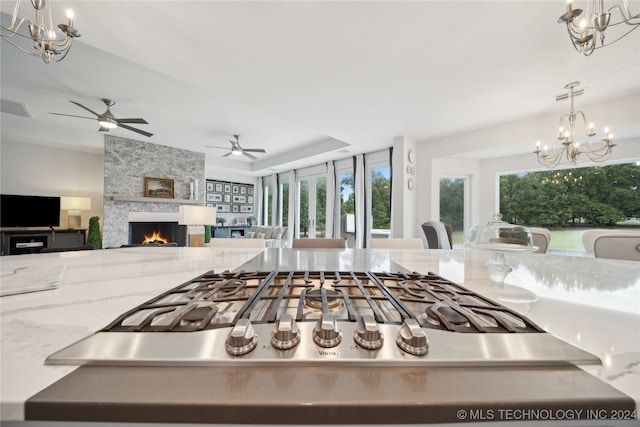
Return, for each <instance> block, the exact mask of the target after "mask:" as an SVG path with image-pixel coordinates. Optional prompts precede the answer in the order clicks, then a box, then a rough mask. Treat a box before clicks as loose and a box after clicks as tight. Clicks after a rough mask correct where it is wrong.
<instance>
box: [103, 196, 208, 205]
mask: <svg viewBox="0 0 640 427" xmlns="http://www.w3.org/2000/svg"><path fill="white" fill-rule="evenodd" d="M108 199H109V200H112V201H114V202H138V203H173V204H178V205H201V204H202V203H203V202H202V200H188V199H164V198H161V197H135V196H109V197H108Z"/></svg>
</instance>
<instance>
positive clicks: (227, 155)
mask: <svg viewBox="0 0 640 427" xmlns="http://www.w3.org/2000/svg"><path fill="white" fill-rule="evenodd" d="M230 155H231V151H229V152H228V153H227V154H225V155H224V156H222V157H229V156H230Z"/></svg>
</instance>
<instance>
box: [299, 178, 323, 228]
mask: <svg viewBox="0 0 640 427" xmlns="http://www.w3.org/2000/svg"><path fill="white" fill-rule="evenodd" d="M298 194H299V199H298V200H300V209H299V212H298V215H297V216H298V218H299V221H296V222H297V224H298V226H297V231H296V235H297V236H298V237H299V238H311V239H313V238H323V237H325V234H326V230H325V228H326V213H327V178H326V176H317V175H316V176H308V177H305V178H302V179H300V180H299V181H298Z"/></svg>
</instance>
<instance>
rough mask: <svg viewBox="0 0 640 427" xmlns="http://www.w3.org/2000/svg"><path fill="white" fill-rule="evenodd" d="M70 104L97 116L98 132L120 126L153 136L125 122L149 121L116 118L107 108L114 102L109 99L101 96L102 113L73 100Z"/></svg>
mask: <svg viewBox="0 0 640 427" xmlns="http://www.w3.org/2000/svg"><path fill="white" fill-rule="evenodd" d="M69 102H71V103H72V104H75V105H77V106H78V107H80V108H84V109H85V110H87V111H88V112H90V113H92V114H94V115H95V116H96V117H97V118H98V123H100V129H98V131H100V132H109V130H110V129H115V128H117V127H121V128H123V129H127V130H130V131H133V132H137V133H139V134H141V135H144V136H147V137H150V136H153V134H152V133H150V132H147V131H144V130H141V129H136V128H134V127H131V126H128V125H127V124H126V123H136V124H143V125H148V124H149V123H147V121H146V120H145V119H140V118H134V119H132V118H128V119H121V118H117V117H115V116H114V115H113V113H112V112H111V110H110V109H109V108H110V107H112V106H113V105H115V104H116V103H115V102H114V101H112V100H110V99H105V98H102V102H104V103H105V105H106V106H107V111H105V112H104V113H102V114H98V113H96V112H95V111H93V110H92V109H90V108H87V107H85V106H84V105H82V104H80V103H78V102H75V101H69ZM49 114H55V115H56V116H67V117H77V118H79V119H91V120H95V119H96V118H95V117H84V116H74V115H72V114H62V113H49Z"/></svg>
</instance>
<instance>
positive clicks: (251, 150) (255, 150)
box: [243, 148, 266, 153]
mask: <svg viewBox="0 0 640 427" xmlns="http://www.w3.org/2000/svg"><path fill="white" fill-rule="evenodd" d="M243 150H244V151H248V152H250V153H266V151H264V149H262V148H244V149H243Z"/></svg>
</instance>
